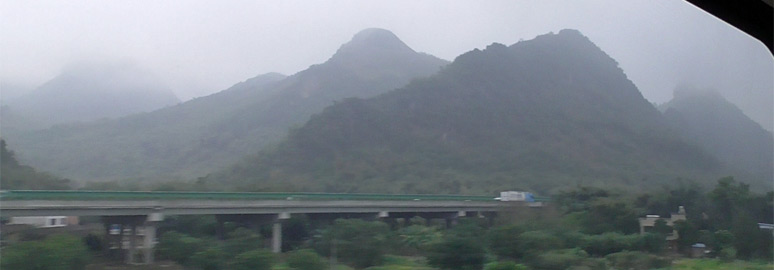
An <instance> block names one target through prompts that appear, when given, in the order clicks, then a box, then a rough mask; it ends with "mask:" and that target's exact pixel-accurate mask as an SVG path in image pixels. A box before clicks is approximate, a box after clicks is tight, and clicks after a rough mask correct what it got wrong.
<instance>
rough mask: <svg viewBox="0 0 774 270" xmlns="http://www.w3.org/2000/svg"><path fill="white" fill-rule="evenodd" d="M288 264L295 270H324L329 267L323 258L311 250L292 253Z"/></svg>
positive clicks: (287, 260) (289, 255)
mask: <svg viewBox="0 0 774 270" xmlns="http://www.w3.org/2000/svg"><path fill="white" fill-rule="evenodd" d="M286 262H287V264H288V266H289V267H290V268H292V269H295V270H323V269H326V268H327V267H328V265H327V264H326V263H325V259H323V257H320V255H317V253H316V252H314V251H312V250H309V249H302V250H296V251H293V252H290V254H288V258H287V259H286Z"/></svg>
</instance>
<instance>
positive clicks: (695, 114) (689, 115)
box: [661, 85, 774, 188]
mask: <svg viewBox="0 0 774 270" xmlns="http://www.w3.org/2000/svg"><path fill="white" fill-rule="evenodd" d="M661 108H662V110H665V112H664V116H665V117H666V118H667V119H668V120H669V121H670V122H672V123H673V124H674V125H675V126H676V127H679V128H678V130H679V131H680V132H681V133H682V134H683V136H684V137H685V138H690V139H691V140H693V141H695V142H696V143H698V144H700V145H701V146H703V148H704V149H706V150H707V151H708V152H710V153H712V154H713V155H714V156H716V157H718V158H719V159H720V160H722V161H723V162H725V163H726V164H729V165H731V166H732V167H734V168H736V169H737V170H738V171H739V173H738V174H737V175H739V174H746V175H750V176H747V177H745V178H759V179H762V180H764V181H765V183H767V185H766V187H768V188H771V187H772V186H771V183H772V181H774V166H772V164H774V152H773V151H771V149H774V136H772V133H771V132H769V131H767V130H765V129H763V127H761V126H760V125H759V124H758V123H756V122H755V121H753V120H752V119H750V118H749V117H747V116H746V115H745V114H744V112H742V110H740V109H739V108H737V107H736V106H735V105H734V104H732V103H731V102H729V101H728V100H726V99H725V98H723V96H721V95H720V94H719V93H716V92H714V91H712V90H708V89H704V90H699V89H694V88H691V87H689V86H687V85H686V86H681V87H679V88H678V89H676V90H675V97H674V98H673V99H672V100H671V101H670V102H668V103H666V104H664V105H662V106H661Z"/></svg>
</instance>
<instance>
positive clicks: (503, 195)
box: [495, 191, 535, 202]
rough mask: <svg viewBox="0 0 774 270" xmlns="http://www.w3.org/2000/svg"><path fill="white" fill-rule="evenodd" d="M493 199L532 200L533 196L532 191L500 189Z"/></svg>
mask: <svg viewBox="0 0 774 270" xmlns="http://www.w3.org/2000/svg"><path fill="white" fill-rule="evenodd" d="M495 200H498V201H503V202H534V201H535V198H534V196H533V195H532V193H529V192H525V191H502V192H500V197H497V198H495Z"/></svg>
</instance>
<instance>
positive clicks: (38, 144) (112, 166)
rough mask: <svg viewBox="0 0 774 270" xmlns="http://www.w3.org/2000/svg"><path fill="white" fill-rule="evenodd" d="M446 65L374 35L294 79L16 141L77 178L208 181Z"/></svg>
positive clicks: (269, 80) (29, 154)
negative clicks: (328, 112)
mask: <svg viewBox="0 0 774 270" xmlns="http://www.w3.org/2000/svg"><path fill="white" fill-rule="evenodd" d="M445 64H447V62H446V61H444V60H441V59H438V58H436V57H433V56H430V55H426V54H422V53H417V52H415V51H414V50H412V49H411V48H409V47H408V46H407V45H406V44H404V43H403V42H402V41H400V40H399V39H398V38H397V37H396V36H395V35H394V34H392V33H391V32H389V31H387V30H383V29H367V30H364V31H362V32H360V33H358V34H357V35H355V36H354V37H353V39H352V41H350V42H349V43H347V44H344V45H343V46H341V48H340V49H339V50H338V51H337V52H336V53H335V54H334V55H333V56H332V57H331V58H330V59H329V60H328V61H326V62H325V63H322V64H319V65H313V66H311V67H309V68H308V69H306V70H304V71H301V72H299V73H297V74H295V75H292V76H289V77H285V76H283V75H280V74H276V73H272V74H265V75H261V76H257V77H255V78H252V79H250V80H247V81H245V82H242V83H238V84H236V85H234V86H233V87H231V88H229V89H227V90H224V91H222V92H219V93H216V94H213V95H210V96H206V97H201V98H197V99H194V100H191V101H188V102H185V103H182V104H179V105H177V106H172V107H168V108H164V109H161V110H158V111H154V112H150V113H144V114H138V115H133V116H128V117H124V118H120V119H116V120H105V121H99V122H92V123H82V124H73V125H65V126H57V127H54V128H50V129H46V130H42V131H36V132H30V133H27V134H19V135H17V136H7V139H8V140H9V141H10V142H12V143H13V144H14V145H16V146H17V147H16V149H17V150H18V151H19V152H20V153H22V154H21V158H22V159H23V160H25V161H26V162H28V163H29V164H31V165H33V166H36V167H38V168H41V169H45V170H48V171H51V172H54V173H57V174H59V175H64V176H67V177H71V178H73V179H79V180H87V181H92V180H100V181H104V180H115V179H125V178H152V179H164V180H168V179H170V178H172V179H174V178H185V177H194V176H200V175H203V174H206V173H208V172H212V171H215V170H217V169H219V168H222V167H225V166H227V165H230V164H233V163H235V162H236V161H238V160H240V159H241V158H242V157H244V156H245V155H248V154H252V153H255V152H257V151H259V150H260V149H263V147H265V146H267V145H269V144H271V143H275V142H277V141H279V140H280V139H281V138H282V137H283V136H285V135H286V133H287V131H288V129H289V128H290V127H292V126H297V125H301V124H303V123H304V122H305V121H306V120H308V118H309V116H310V115H312V114H314V113H318V112H320V111H322V109H323V108H325V107H326V106H329V105H331V104H333V103H334V102H336V101H338V100H341V99H344V98H349V97H371V96H374V95H377V94H379V93H383V92H386V91H389V90H392V89H395V88H398V87H401V86H404V85H405V84H406V83H408V82H409V81H410V80H411V79H412V78H415V77H422V76H428V75H431V74H433V73H435V72H437V71H438V70H439V69H440V67H441V66H443V65H445Z"/></svg>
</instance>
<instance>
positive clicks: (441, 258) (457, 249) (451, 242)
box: [427, 235, 485, 270]
mask: <svg viewBox="0 0 774 270" xmlns="http://www.w3.org/2000/svg"><path fill="white" fill-rule="evenodd" d="M484 258H485V252H484V246H483V245H482V244H481V241H480V240H479V239H476V238H472V237H462V236H459V235H450V236H447V237H446V238H444V239H443V240H442V241H441V242H439V243H436V244H434V245H433V246H432V247H431V248H430V252H429V254H428V256H427V263H428V264H429V265H430V266H433V267H437V268H441V269H459V270H467V269H481V267H482V266H483V265H484Z"/></svg>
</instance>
